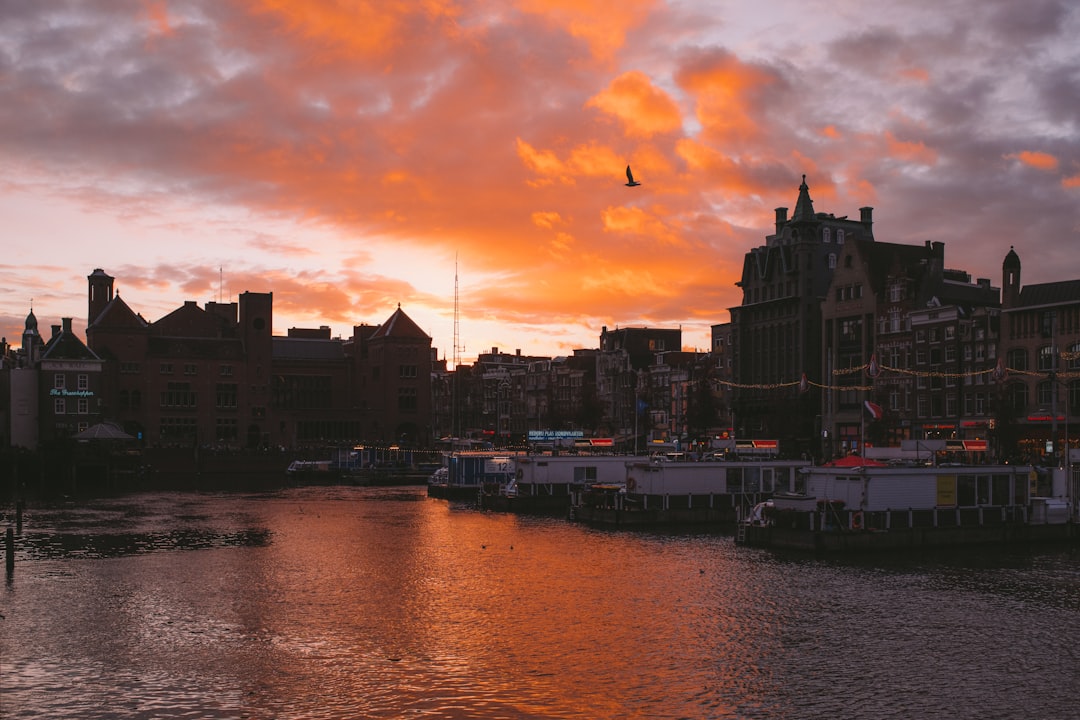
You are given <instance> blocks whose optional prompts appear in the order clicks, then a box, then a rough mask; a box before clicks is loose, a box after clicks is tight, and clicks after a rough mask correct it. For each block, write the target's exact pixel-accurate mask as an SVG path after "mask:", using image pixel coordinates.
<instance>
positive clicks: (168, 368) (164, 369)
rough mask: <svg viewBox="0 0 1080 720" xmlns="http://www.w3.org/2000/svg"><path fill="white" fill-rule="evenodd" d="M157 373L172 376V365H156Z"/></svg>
mask: <svg viewBox="0 0 1080 720" xmlns="http://www.w3.org/2000/svg"><path fill="white" fill-rule="evenodd" d="M158 372H159V373H161V374H162V375H172V363H161V364H160V365H158Z"/></svg>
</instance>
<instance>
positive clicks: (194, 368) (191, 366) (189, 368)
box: [184, 363, 199, 375]
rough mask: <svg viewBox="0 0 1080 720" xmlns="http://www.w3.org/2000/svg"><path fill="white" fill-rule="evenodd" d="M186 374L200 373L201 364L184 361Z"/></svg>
mask: <svg viewBox="0 0 1080 720" xmlns="http://www.w3.org/2000/svg"><path fill="white" fill-rule="evenodd" d="M184 374H185V375H198V374H199V366H198V365H196V364H195V363H184Z"/></svg>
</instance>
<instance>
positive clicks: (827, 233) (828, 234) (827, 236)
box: [821, 228, 832, 242]
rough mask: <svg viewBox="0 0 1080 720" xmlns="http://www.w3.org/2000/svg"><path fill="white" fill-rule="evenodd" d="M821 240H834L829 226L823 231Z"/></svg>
mask: <svg viewBox="0 0 1080 720" xmlns="http://www.w3.org/2000/svg"><path fill="white" fill-rule="evenodd" d="M821 242H832V236H831V231H830V230H829V228H823V229H822V231H821Z"/></svg>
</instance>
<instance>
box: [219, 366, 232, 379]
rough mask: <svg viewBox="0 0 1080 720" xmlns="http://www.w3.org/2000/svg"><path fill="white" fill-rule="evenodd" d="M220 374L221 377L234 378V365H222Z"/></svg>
mask: <svg viewBox="0 0 1080 720" xmlns="http://www.w3.org/2000/svg"><path fill="white" fill-rule="evenodd" d="M218 374H219V375H221V377H232V374H233V366H232V365H222V366H221V367H219V368H218Z"/></svg>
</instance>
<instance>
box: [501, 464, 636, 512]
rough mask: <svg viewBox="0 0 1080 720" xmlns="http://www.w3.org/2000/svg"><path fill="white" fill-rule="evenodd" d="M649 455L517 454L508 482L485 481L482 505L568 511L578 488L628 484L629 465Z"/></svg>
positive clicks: (525, 510) (508, 509)
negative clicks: (486, 483)
mask: <svg viewBox="0 0 1080 720" xmlns="http://www.w3.org/2000/svg"><path fill="white" fill-rule="evenodd" d="M646 459H647V458H644V457H642V456H636V455H594V454H589V453H580V454H578V453H571V454H563V455H553V454H550V453H545V454H539V455H536V454H533V455H517V456H515V457H514V458H513V474H512V476H511V477H510V478H509V479H508V480H507V481H506V482H505V483H501V484H498V483H492V484H488V485H486V486H485V487H484V492H483V493H482V495H481V496H480V505H481V507H482V508H484V509H487V510H500V511H508V512H520V513H539V514H557V515H566V514H567V512H568V511H569V509H570V505H571V499H572V497H573V494H574V492H575V491H580V490H581V489H582V488H584V487H586V486H588V485H593V484H601V485H611V486H619V487H621V486H625V484H626V473H627V467H628V466H629V465H630V464H632V463H634V462H641V461H643V460H646Z"/></svg>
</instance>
